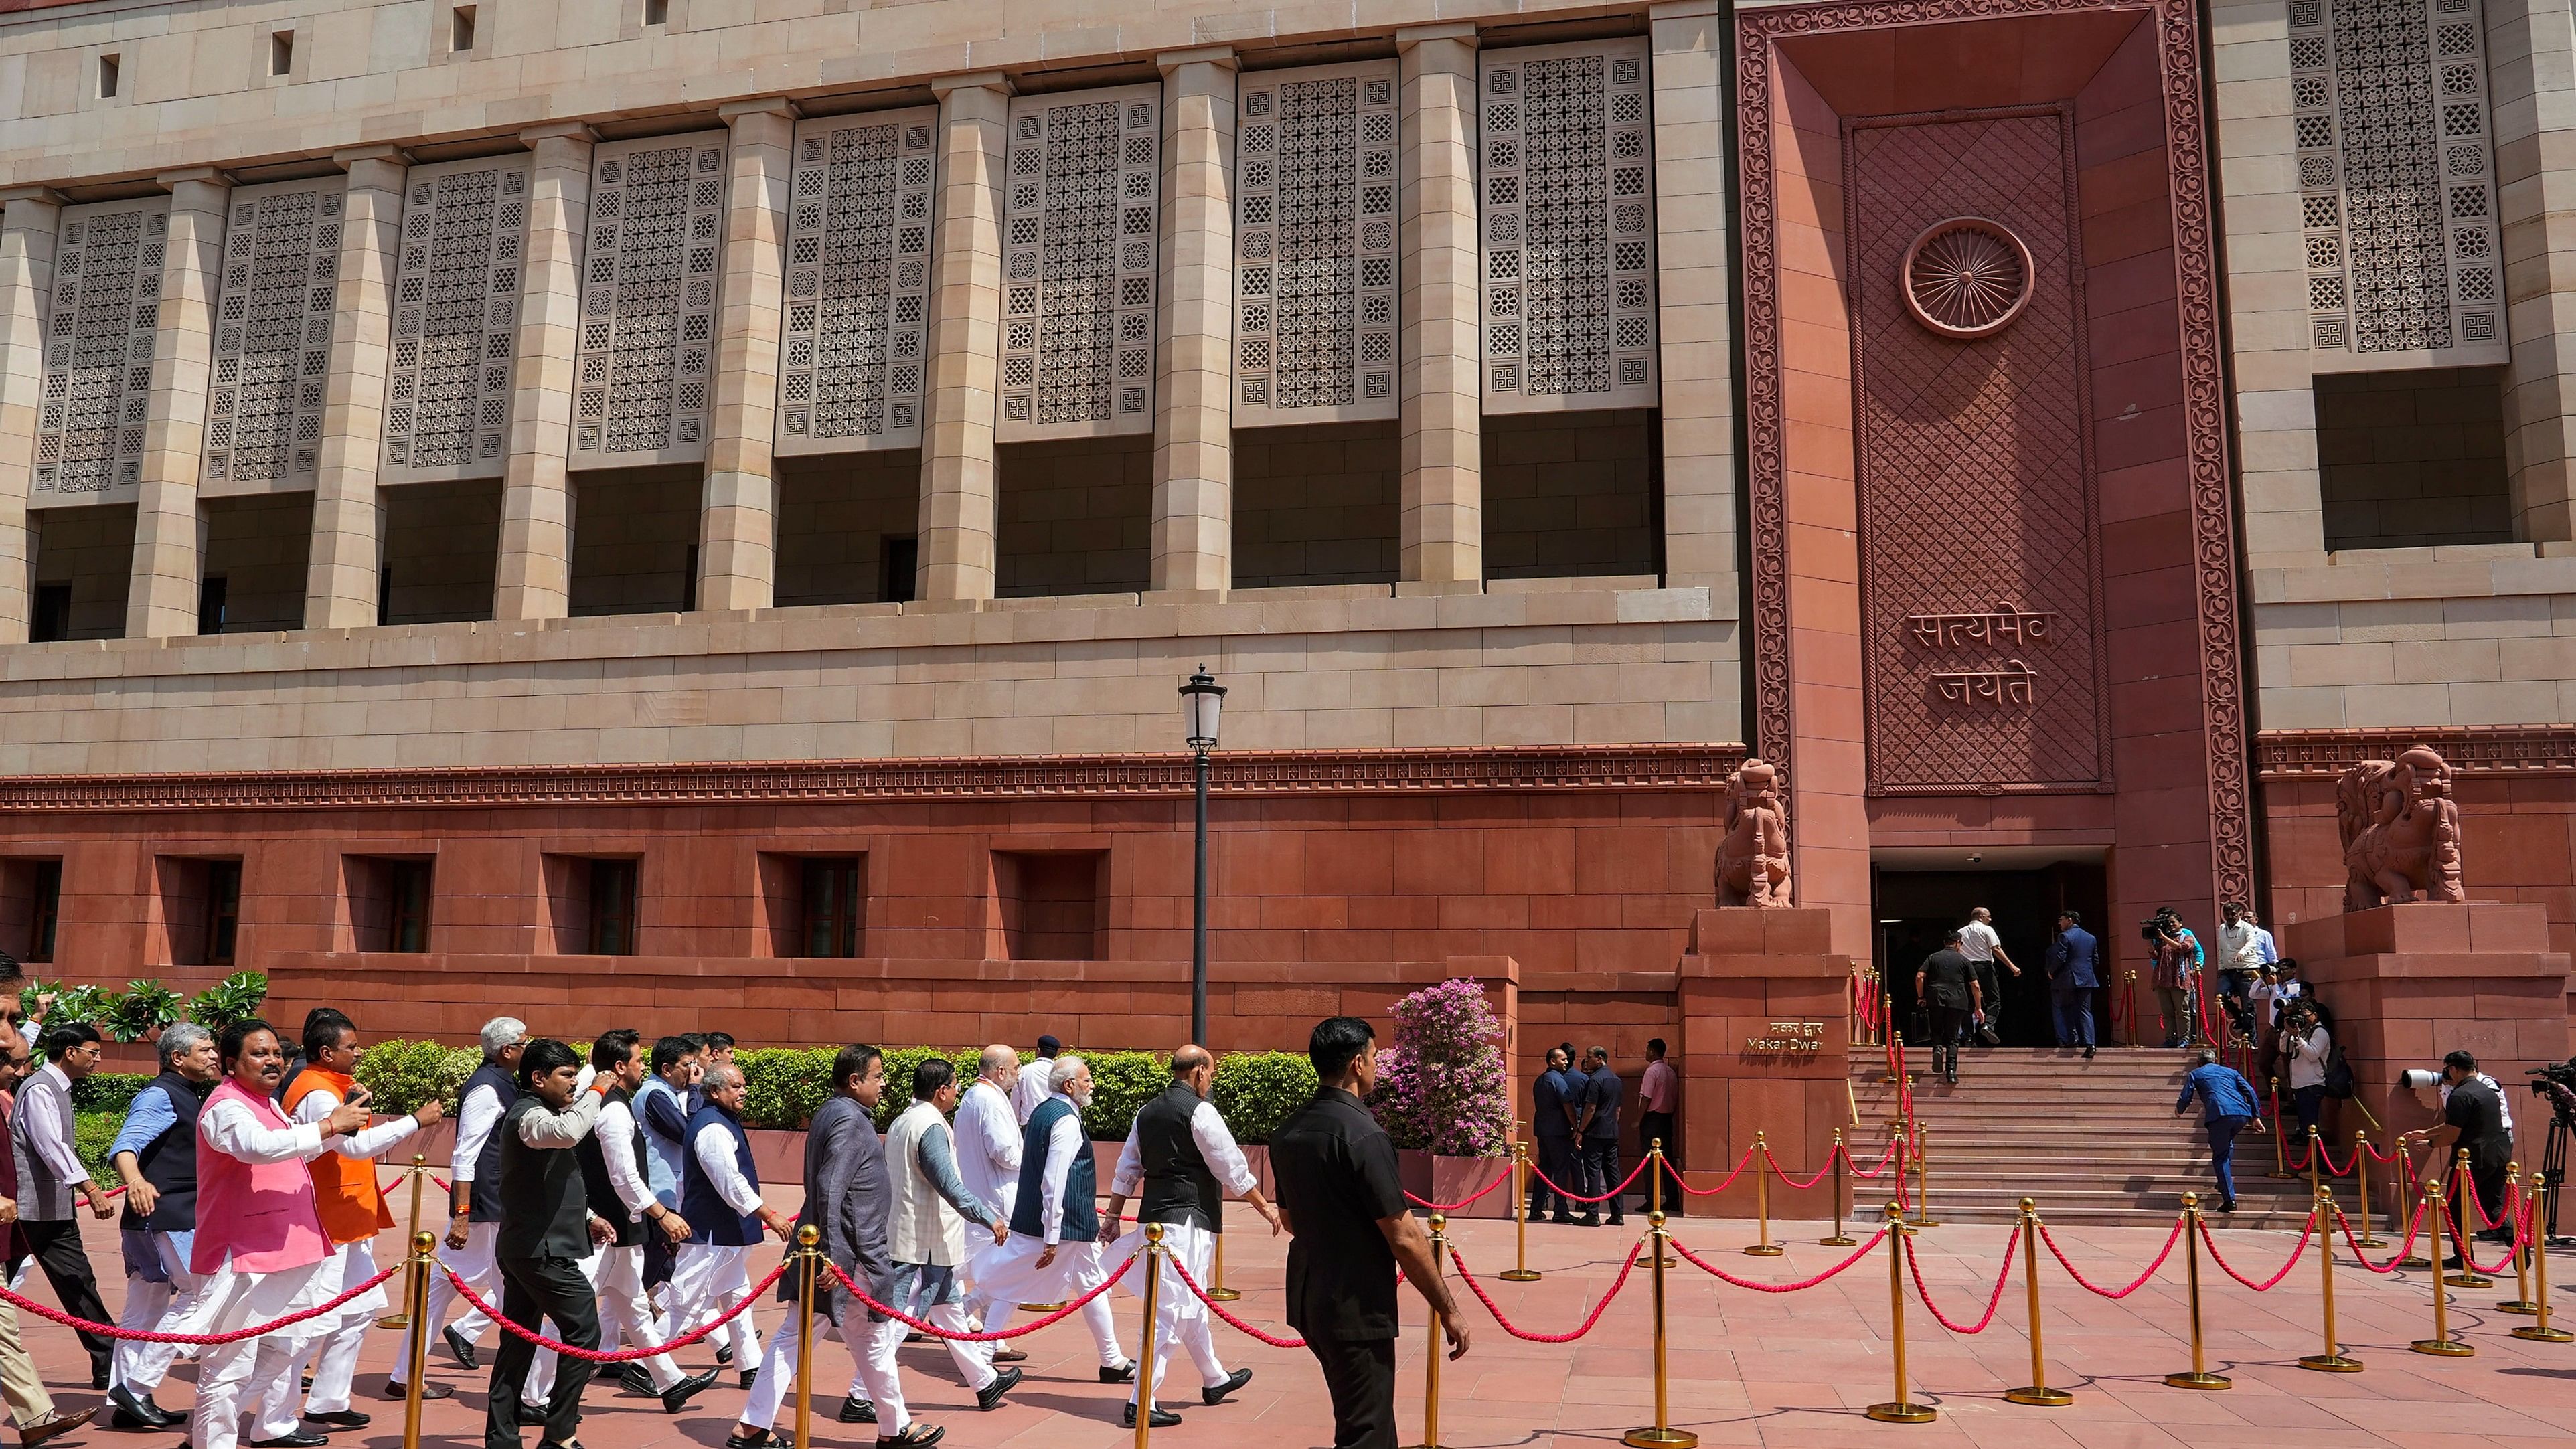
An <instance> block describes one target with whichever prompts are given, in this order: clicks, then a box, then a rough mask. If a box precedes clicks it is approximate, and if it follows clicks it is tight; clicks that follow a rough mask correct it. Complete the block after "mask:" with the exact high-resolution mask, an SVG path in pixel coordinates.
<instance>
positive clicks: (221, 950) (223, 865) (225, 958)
mask: <svg viewBox="0 0 2576 1449" xmlns="http://www.w3.org/2000/svg"><path fill="white" fill-rule="evenodd" d="M241 879H242V868H241V862H240V861H238V860H210V861H208V862H206V949H205V951H204V953H203V954H204V957H205V963H206V964H207V965H209V966H230V965H232V964H233V946H234V944H235V942H236V941H237V940H238V938H239V937H240V934H241Z"/></svg>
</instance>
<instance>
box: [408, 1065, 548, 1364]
mask: <svg viewBox="0 0 2576 1449" xmlns="http://www.w3.org/2000/svg"><path fill="white" fill-rule="evenodd" d="M482 1039H483V1065H481V1066H479V1067H477V1068H475V1069H474V1075H472V1076H470V1077H467V1078H466V1079H465V1090H464V1094H463V1096H461V1097H460V1098H459V1099H458V1101H457V1104H456V1155H455V1157H454V1158H453V1159H452V1160H450V1162H449V1163H448V1168H447V1173H448V1180H449V1182H450V1184H451V1185H450V1186H449V1188H448V1203H447V1214H448V1216H447V1251H446V1252H445V1253H442V1254H440V1255H439V1261H441V1262H443V1263H445V1264H446V1265H447V1266H448V1268H449V1269H450V1270H451V1271H453V1272H454V1273H455V1274H456V1276H457V1277H459V1278H462V1279H464V1280H465V1283H466V1286H467V1287H469V1288H472V1289H473V1290H474V1296H475V1297H477V1298H480V1299H482V1300H483V1301H484V1302H486V1303H490V1302H492V1301H494V1300H495V1299H497V1298H498V1297H499V1296H500V1294H501V1266H500V1264H499V1262H498V1261H496V1260H495V1259H494V1258H493V1256H492V1248H493V1244H494V1242H495V1240H496V1239H497V1237H498V1236H499V1234H500V1231H501V1139H500V1137H499V1136H498V1135H496V1134H495V1133H494V1131H493V1129H494V1128H497V1127H499V1126H500V1125H501V1114H503V1113H504V1112H507V1111H509V1110H510V1104H511V1103H513V1102H516V1101H518V1100H519V1081H518V1070H519V1054H520V1053H521V1052H524V1051H526V1050H527V1046H528V1024H527V1023H526V1022H524V1021H521V1020H519V1019H518V1018H517V1017H515V1016H496V1017H494V1018H492V1019H491V1020H490V1021H487V1022H485V1023H483V1033H482ZM478 1181H479V1182H481V1183H482V1184H483V1189H484V1190H483V1191H481V1192H477V1191H475V1188H474V1184H475V1183H476V1182H478ZM455 1303H456V1287H455V1285H454V1284H452V1283H450V1282H449V1281H448V1280H447V1274H445V1273H432V1274H430V1275H429V1311H428V1312H426V1313H424V1314H422V1315H421V1316H420V1317H419V1318H418V1319H415V1320H413V1322H412V1324H411V1326H410V1327H408V1328H405V1329H404V1330H403V1338H402V1347H401V1349H400V1350H399V1351H398V1352H396V1353H395V1355H394V1364H395V1370H394V1376H393V1377H390V1378H388V1379H386V1380H385V1397H386V1398H388V1399H399V1398H404V1397H407V1396H408V1394H409V1392H410V1388H409V1385H407V1384H406V1383H405V1382H404V1381H403V1379H402V1378H401V1376H400V1375H401V1373H402V1366H403V1365H405V1364H408V1363H410V1362H411V1339H412V1335H413V1334H416V1333H419V1332H421V1331H422V1329H423V1328H424V1327H425V1326H426V1325H429V1324H439V1325H444V1326H443V1327H441V1328H440V1331H439V1336H440V1338H441V1339H442V1340H443V1341H444V1342H445V1343H446V1344H447V1351H448V1352H450V1353H452V1354H454V1355H456V1363H457V1366H458V1367H460V1368H466V1369H471V1368H473V1367H475V1357H474V1345H475V1344H477V1343H479V1342H481V1341H482V1338H483V1330H484V1329H487V1328H489V1327H491V1326H492V1320H491V1319H489V1318H486V1317H484V1316H483V1311H482V1310H481V1309H479V1308H478V1309H474V1310H472V1311H471V1312H468V1313H467V1314H466V1315H465V1316H464V1317H463V1318H461V1319H458V1320H457V1321H456V1322H455V1323H453V1324H449V1323H448V1322H447V1310H448V1309H449V1308H451V1307H453V1306H455ZM420 1392H421V1397H423V1398H426V1399H443V1398H446V1397H447V1396H448V1395H449V1394H450V1393H452V1392H454V1390H452V1389H450V1388H448V1387H447V1386H446V1385H445V1384H423V1385H421V1390H420Z"/></svg>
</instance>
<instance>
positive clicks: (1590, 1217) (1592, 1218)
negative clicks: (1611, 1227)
mask: <svg viewBox="0 0 2576 1449" xmlns="http://www.w3.org/2000/svg"><path fill="white" fill-rule="evenodd" d="M1574 1225H1575V1226H1576V1227H1578V1228H1597V1227H1599V1226H1601V1215H1600V1214H1599V1213H1585V1214H1584V1215H1583V1216H1581V1217H1579V1218H1576V1219H1575V1220H1574Z"/></svg>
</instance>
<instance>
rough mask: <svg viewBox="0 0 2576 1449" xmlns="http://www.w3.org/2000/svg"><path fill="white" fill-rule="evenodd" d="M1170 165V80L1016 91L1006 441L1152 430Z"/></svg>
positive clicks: (1006, 294)
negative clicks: (1166, 145)
mask: <svg viewBox="0 0 2576 1449" xmlns="http://www.w3.org/2000/svg"><path fill="white" fill-rule="evenodd" d="M1162 177H1163V91H1162V87H1160V86H1152V85H1143V86H1118V87H1113V88H1111V89H1109V90H1098V91H1072V92H1067V93H1066V94H1063V95H1051V96H1024V97H1021V98H1020V99H1018V100H1014V101H1012V102H1011V147H1010V177H1009V182H1008V190H1009V194H1008V196H1007V197H1006V198H1005V201H1006V202H1007V205H1006V207H1005V209H1004V212H1003V221H1002V417H1001V427H1000V431H999V434H998V436H999V438H1000V440H1001V441H1003V442H1005V443H1015V442H1024V441H1027V440H1029V439H1032V438H1080V437H1096V436H1100V435H1103V434H1108V433H1147V432H1152V431H1153V429H1154V287H1155V281H1156V269H1157V267H1158V266H1159V262H1158V260H1157V257H1156V253H1155V241H1156V238H1157V237H1158V236H1159V235H1160V231H1161V223H1160V212H1161V197H1162V189H1163V183H1162Z"/></svg>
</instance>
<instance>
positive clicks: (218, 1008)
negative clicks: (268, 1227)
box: [57, 971, 409, 1111]
mask: <svg viewBox="0 0 2576 1449" xmlns="http://www.w3.org/2000/svg"><path fill="white" fill-rule="evenodd" d="M267 999H268V977H267V975H266V974H265V973H263V972H258V971H243V972H240V973H238V974H235V975H232V976H227V977H225V978H224V979H223V980H221V981H218V982H216V983H215V984H214V985H212V986H209V987H207V988H206V989H205V990H203V991H200V992H198V993H197V994H196V996H195V998H194V999H192V1000H191V1001H189V1003H188V1019H189V1020H190V1021H193V1022H195V1023H196V1024H197V1025H199V1026H202V1027H204V1028H205V1029H206V1030H208V1031H212V1032H220V1031H222V1030H223V1029H224V1028H225V1027H228V1026H230V1025H232V1024H233V1023H234V1022H237V1021H248V1020H249V1019H250V1018H252V1017H254V1016H257V1015H259V1004H260V1003H261V1002H263V1001H266V1000H267ZM57 1005H59V1003H57ZM404 1110H406V1111H408V1110H409V1109H408V1108H406V1109H404Z"/></svg>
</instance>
